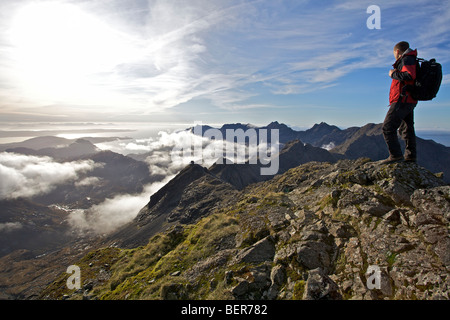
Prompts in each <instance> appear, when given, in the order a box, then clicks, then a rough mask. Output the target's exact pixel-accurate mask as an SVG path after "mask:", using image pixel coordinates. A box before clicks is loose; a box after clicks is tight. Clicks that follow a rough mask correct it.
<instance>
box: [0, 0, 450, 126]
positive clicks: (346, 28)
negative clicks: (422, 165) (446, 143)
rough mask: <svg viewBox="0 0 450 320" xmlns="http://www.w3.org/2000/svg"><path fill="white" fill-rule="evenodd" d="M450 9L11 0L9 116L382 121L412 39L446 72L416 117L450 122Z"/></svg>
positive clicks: (203, 0) (206, 0) (276, 1)
mask: <svg viewBox="0 0 450 320" xmlns="http://www.w3.org/2000/svg"><path fill="white" fill-rule="evenodd" d="M371 5H376V6H378V7H379V9H380V16H379V18H380V19H379V20H378V21H379V22H380V27H381V28H379V29H369V28H368V26H367V20H368V19H369V20H370V19H371V16H372V14H373V12H372V11H369V13H368V12H367V9H368V7H369V6H371ZM449 22H450V2H449V1H447V0H443V1H422V0H399V1H385V0H371V1H360V0H358V1H356V0H354V1H350V0H344V1H307V0H270V1H269V0H262V1H258V0H255V1H246V0H189V1H185V0H183V1H180V0H127V1H123V0H58V1H50V0H1V1H0V122H8V123H21V124H23V123H26V122H53V121H54V122H77V121H79V122H83V121H99V122H115V121H119V122H120V121H127V122H134V121H136V122H161V123H164V122H167V123H192V122H194V121H197V122H199V121H201V122H203V123H204V124H208V123H210V124H217V123H222V124H223V123H235V122H242V123H252V124H256V125H264V124H268V123H270V122H271V121H279V122H283V123H286V124H288V125H291V126H296V127H303V128H306V127H310V126H312V125H313V124H314V123H320V122H322V121H324V122H327V123H329V124H334V125H338V126H340V127H343V128H344V127H350V126H362V125H364V124H366V123H380V122H382V121H383V119H384V116H385V114H386V111H387V106H388V104H389V102H388V92H389V86H390V82H391V79H390V78H389V77H388V72H389V70H390V69H391V65H392V64H393V62H394V57H393V46H394V45H395V44H396V43H397V42H399V41H403V40H406V41H408V42H409V43H410V44H411V47H412V48H413V49H415V48H417V49H418V53H419V56H420V57H423V58H426V59H430V58H436V59H437V60H438V61H439V62H440V63H441V64H442V66H443V71H444V79H443V83H442V86H441V89H440V91H439V93H438V96H437V98H435V99H434V100H433V101H431V102H420V103H419V105H418V107H417V108H416V113H415V120H416V121H415V122H416V128H417V129H422V130H425V129H428V130H449V131H450V121H449V119H450V75H449V71H448V70H450V54H449V53H448V51H449V49H450V23H449Z"/></svg>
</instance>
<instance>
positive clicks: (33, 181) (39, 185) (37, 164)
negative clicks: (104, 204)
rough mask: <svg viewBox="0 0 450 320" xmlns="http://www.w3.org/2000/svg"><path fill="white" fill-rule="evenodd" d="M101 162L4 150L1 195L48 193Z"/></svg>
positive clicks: (2, 154) (0, 169)
mask: <svg viewBox="0 0 450 320" xmlns="http://www.w3.org/2000/svg"><path fill="white" fill-rule="evenodd" d="M98 165H99V164H96V163H94V161H92V160H83V161H73V162H64V163H58V162H55V161H54V160H53V159H52V158H50V157H36V156H26V155H19V154H14V153H6V152H3V153H0V199H14V198H20V197H23V198H29V197H33V196H35V195H40V194H46V193H48V192H50V191H52V190H53V189H55V188H56V186H57V185H58V184H62V183H65V182H68V181H75V180H77V179H78V175H79V174H80V173H85V172H89V171H91V170H93V169H94V168H95V167H96V166H98Z"/></svg>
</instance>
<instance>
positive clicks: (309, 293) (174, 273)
mask: <svg viewBox="0 0 450 320" xmlns="http://www.w3.org/2000/svg"><path fill="white" fill-rule="evenodd" d="M188 173H189V175H187V174H188ZM180 174H181V176H178V180H174V181H177V182H179V183H178V184H177V185H175V184H174V183H172V185H170V183H169V184H168V185H167V187H166V189H165V190H163V191H161V192H160V193H159V194H156V195H155V197H152V200H151V201H150V203H149V205H148V206H147V207H146V208H144V209H143V211H142V212H141V214H140V215H139V216H138V217H137V219H136V220H135V221H134V222H133V223H134V225H133V227H135V228H136V229H135V230H138V231H139V230H143V229H145V228H146V227H145V226H149V225H152V223H154V221H157V222H156V224H155V225H157V224H159V226H166V227H167V229H164V230H163V231H159V232H156V233H154V235H153V236H152V237H151V238H150V239H148V238H147V239H146V241H145V243H144V244H142V245H140V246H137V247H136V246H133V245H132V244H133V243H135V241H137V240H139V241H140V240H141V239H143V234H140V235H139V237H138V238H127V237H129V236H130V234H129V233H126V232H124V233H116V238H115V239H110V240H111V241H113V240H114V241H115V242H116V244H115V245H109V246H106V247H105V248H103V249H98V250H95V251H92V252H91V253H89V254H88V255H86V256H85V257H84V258H82V259H81V260H79V261H78V262H77V263H76V264H77V265H78V266H79V267H80V270H81V282H82V283H81V289H79V290H69V289H68V288H67V286H66V281H67V279H68V277H69V275H68V274H65V273H63V274H61V275H60V276H59V277H58V278H57V279H56V280H55V281H54V282H53V283H52V284H50V285H49V286H48V287H47V288H46V289H45V290H44V291H43V292H42V293H41V298H45V299H63V298H64V299H385V298H388V299H440V298H445V299H448V298H449V285H450V283H449V268H450V257H449V252H450V251H449V237H448V227H449V218H450V186H448V185H446V184H445V183H444V182H443V180H442V179H441V178H439V177H437V176H435V175H434V174H433V173H431V172H429V171H428V170H426V169H424V168H422V167H420V166H418V165H416V164H407V163H397V164H390V165H382V164H380V163H379V162H371V161H369V160H368V159H357V160H339V161H336V162H308V163H306V164H303V165H300V166H297V167H295V168H292V169H290V170H288V171H286V172H284V173H283V174H280V175H277V176H275V177H274V178H273V179H271V180H268V181H262V182H259V183H254V184H251V185H248V186H247V187H245V188H242V190H238V188H235V187H233V186H232V185H230V184H229V183H226V182H224V181H223V180H221V179H219V178H218V177H217V176H216V175H214V174H212V173H211V172H210V171H208V170H206V169H205V170H204V169H203V168H199V167H192V166H190V167H188V168H186V169H185V170H184V171H183V172H181V173H180ZM192 175H193V176H192ZM176 188H177V189H176ZM175 189H176V192H175ZM161 190H162V189H161ZM169 191H173V193H171V192H169ZM175 194H178V198H175V199H174V198H171V197H170V196H173V195H175ZM152 201H153V202H152ZM163 204H164V206H162V205H163ZM159 206H161V208H160V209H163V210H162V211H161V210H159V209H158V208H159ZM161 217H164V218H161ZM159 218H161V220H158V219H159ZM190 218H192V219H190ZM183 219H184V220H183ZM183 221H184V222H183ZM128 227H130V226H128ZM147 228H148V227H147ZM129 230H130V229H129ZM147 230H150V229H147ZM118 235H122V236H123V237H124V238H123V239H122V240H123V242H124V243H126V244H128V247H126V246H118V244H117V243H118V242H120V241H119V240H120V239H119V238H118ZM131 240H133V241H131ZM374 266H375V267H376V268H377V270H378V274H377V276H378V278H377V279H378V283H375V284H376V285H375V287H370V288H369V286H368V282H369V280H370V277H371V276H369V274H368V273H367V270H368V269H369V267H374Z"/></svg>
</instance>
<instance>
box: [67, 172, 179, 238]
mask: <svg viewBox="0 0 450 320" xmlns="http://www.w3.org/2000/svg"><path fill="white" fill-rule="evenodd" d="M172 177H173V176H168V177H166V178H165V179H164V180H163V181H161V182H156V183H153V184H150V185H147V186H146V187H145V188H144V192H143V193H141V194H139V195H118V196H116V197H114V198H109V199H106V200H105V201H104V202H103V203H100V204H98V205H94V206H92V207H91V208H89V209H86V210H82V209H77V210H73V211H72V212H71V213H70V214H69V218H68V223H69V225H70V226H71V227H72V228H73V230H75V231H76V232H79V233H94V234H107V233H110V232H112V231H114V230H116V229H117V228H118V227H120V226H123V225H124V224H126V223H128V222H130V221H131V220H133V219H134V218H135V217H136V216H137V214H138V213H139V210H140V209H142V208H143V207H144V206H145V205H146V204H147V203H148V202H149V200H150V196H151V195H152V194H153V193H155V192H156V191H158V190H159V189H160V188H161V187H162V186H164V185H165V184H166V183H167V182H168V181H169V180H170V179H171V178H172Z"/></svg>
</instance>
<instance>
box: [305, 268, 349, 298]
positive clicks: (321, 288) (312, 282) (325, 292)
mask: <svg viewBox="0 0 450 320" xmlns="http://www.w3.org/2000/svg"><path fill="white" fill-rule="evenodd" d="M303 299H304V300H341V299H342V295H341V294H340V293H339V287H338V285H337V284H336V283H335V282H334V281H333V280H331V279H330V277H328V276H327V275H326V274H325V272H324V271H323V270H322V269H321V268H317V269H314V270H310V271H309V272H308V280H307V281H306V285H305V292H304V294H303Z"/></svg>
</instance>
